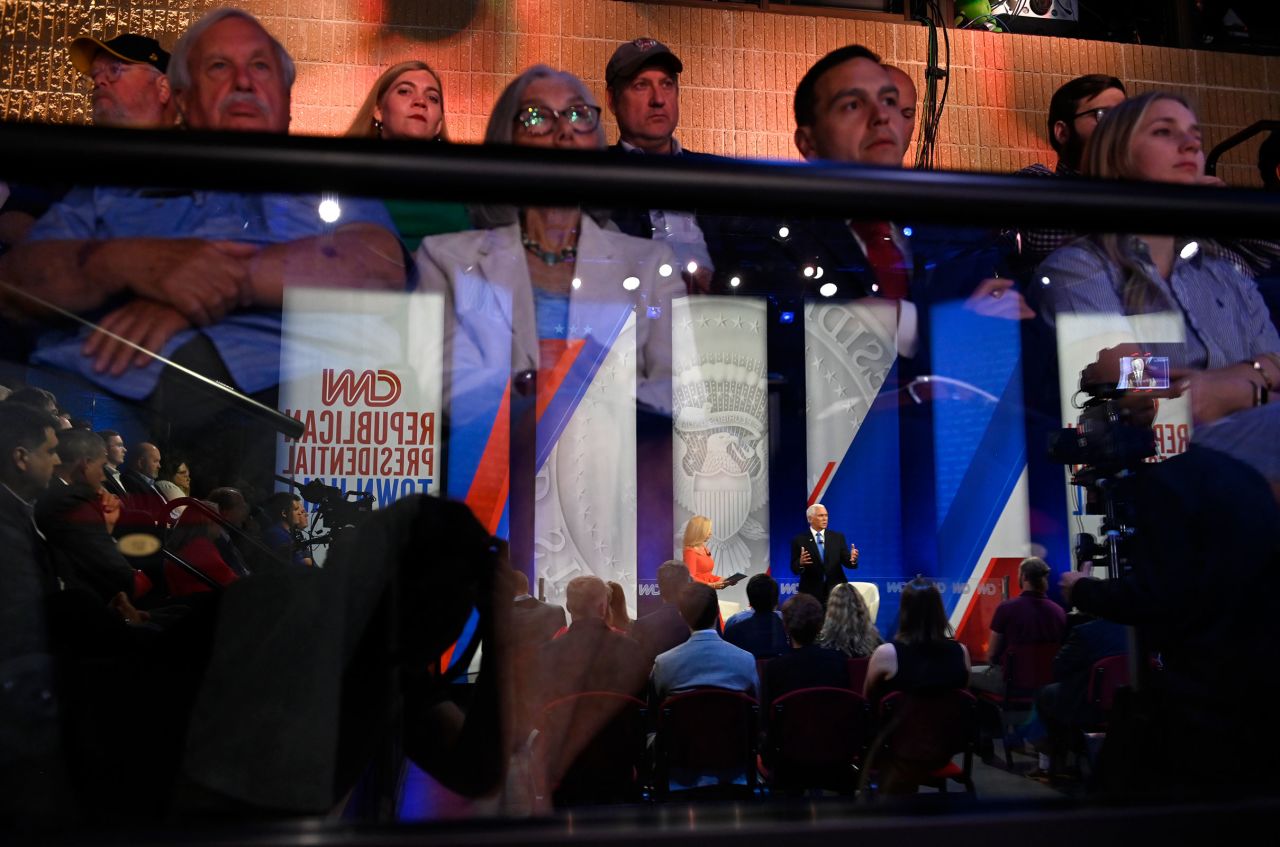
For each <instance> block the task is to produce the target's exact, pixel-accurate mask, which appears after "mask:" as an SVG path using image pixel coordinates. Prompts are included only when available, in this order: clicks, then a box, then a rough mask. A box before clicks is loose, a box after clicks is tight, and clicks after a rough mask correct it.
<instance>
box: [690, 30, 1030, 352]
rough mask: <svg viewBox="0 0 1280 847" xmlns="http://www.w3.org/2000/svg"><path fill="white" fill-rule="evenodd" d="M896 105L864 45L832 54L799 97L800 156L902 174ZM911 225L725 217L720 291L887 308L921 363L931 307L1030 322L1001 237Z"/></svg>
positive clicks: (886, 78) (714, 242)
mask: <svg viewBox="0 0 1280 847" xmlns="http://www.w3.org/2000/svg"><path fill="white" fill-rule="evenodd" d="M898 97H899V91H898V88H897V86H896V85H895V83H894V80H893V78H892V77H891V76H890V75H889V73H888V71H886V70H885V68H884V66H883V65H881V64H880V59H879V57H878V56H877V55H876V54H875V53H873V52H872V51H870V50H868V49H867V48H865V47H863V46H861V45H857V44H850V45H846V46H844V47H841V48H838V49H836V50H833V51H832V52H830V53H828V54H827V55H826V56H824V57H822V58H821V59H820V60H818V62H816V63H815V64H814V65H813V67H812V68H810V69H809V71H808V72H807V73H806V74H805V75H804V78H803V79H802V80H801V81H800V84H799V85H798V86H797V88H796V93H795V102H794V107H795V120H796V132H795V144H796V148H797V149H798V150H799V152H800V154H801V155H802V156H803V157H804V158H805V159H806V160H808V161H810V162H814V163H815V164H817V163H840V164H846V165H848V164H859V165H874V166H877V167H882V168H900V167H901V166H902V158H903V155H904V154H905V152H906V148H907V138H908V126H907V121H906V119H905V118H904V117H903V115H902V109H901V108H900V104H899V100H898ZM850 211H851V213H854V212H856V210H850ZM906 224H907V222H903V221H894V222H890V221H866V220H859V219H854V220H849V221H846V220H840V219H837V218H822V219H813V220H801V221H796V220H788V221H770V220H767V219H764V218H761V217H759V216H753V217H750V218H740V217H733V216H726V217H724V218H719V219H718V220H717V221H716V225H715V226H714V227H713V228H711V230H710V231H709V233H708V247H709V249H710V252H711V255H713V256H715V257H716V279H715V281H714V283H713V288H715V289H716V290H717V291H732V292H733V293H737V294H745V293H747V292H750V293H753V294H763V293H766V292H767V293H772V294H790V295H793V296H797V295H806V294H807V295H819V294H820V295H822V296H823V297H833V298H837V299H839V300H845V299H860V298H877V299H884V300H886V301H888V304H890V305H892V306H893V307H894V309H895V310H896V312H897V347H898V353H899V355H901V356H903V357H908V358H911V357H919V359H920V360H922V361H927V355H922V353H925V352H926V351H923V350H921V345H922V344H923V343H924V342H926V341H927V339H928V337H929V332H930V328H929V326H928V322H929V311H930V308H929V307H930V306H931V305H932V304H934V303H938V302H942V301H949V300H954V299H956V298H961V299H965V300H966V301H967V302H968V304H969V305H970V306H971V308H972V311H974V312H976V313H977V314H984V315H989V316H991V317H999V318H1028V317H1032V316H1033V315H1032V314H1031V313H1030V310H1029V309H1028V308H1027V306H1026V303H1025V302H1024V301H1023V299H1022V295H1021V294H1020V293H1019V292H1018V290H1017V289H1015V288H1013V287H1012V285H1013V283H1012V280H1011V279H1010V278H1009V274H1008V273H1007V268H1005V267H1004V264H1005V262H1004V259H1005V253H1006V252H1007V250H1008V245H1007V244H1005V243H1004V242H1001V241H1000V240H999V239H998V238H997V237H996V236H995V235H994V234H993V233H989V232H983V231H979V230H964V231H961V230H958V229H956V228H954V227H948V228H945V229H944V228H935V229H934V230H933V231H928V230H927V229H926V228H923V227H918V226H910V225H906Z"/></svg>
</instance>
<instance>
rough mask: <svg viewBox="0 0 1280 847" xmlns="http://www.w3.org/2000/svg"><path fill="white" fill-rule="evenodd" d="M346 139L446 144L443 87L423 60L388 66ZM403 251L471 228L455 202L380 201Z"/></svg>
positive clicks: (461, 209)
mask: <svg viewBox="0 0 1280 847" xmlns="http://www.w3.org/2000/svg"><path fill="white" fill-rule="evenodd" d="M347 136H348V137H349V138H379V139H382V140H384V141H410V142H412V141H428V142H437V143H448V135H447V132H446V130H445V115H444V85H443V84H442V83H441V82H440V75H439V74H437V73H436V72H435V71H434V70H432V68H431V66H430V65H428V64H427V63H426V62H421V61H418V60H416V59H414V60H411V61H408V62H400V63H399V64H396V65H392V66H391V67H389V68H387V69H386V70H385V71H383V72H382V74H381V75H380V76H379V77H378V79H377V80H376V81H375V82H374V83H373V87H372V88H370V89H369V93H368V95H366V96H365V98H364V103H363V104H362V105H361V106H360V111H358V112H356V117H355V120H353V121H352V122H351V126H350V128H348V129H347ZM384 202H385V205H386V207H387V211H388V212H390V213H391V219H392V221H394V222H395V225H396V231H397V232H398V233H399V234H400V240H401V241H402V242H403V243H404V246H405V249H406V250H408V251H409V252H410V253H412V252H413V251H414V250H416V249H418V245H419V244H420V243H422V239H423V238H425V237H426V236H428V235H438V234H439V233H442V232H459V231H460V230H464V229H470V228H471V219H470V218H469V217H468V216H467V210H466V207H465V206H463V205H461V204H459V203H432V202H426V201H421V200H387V201H384Z"/></svg>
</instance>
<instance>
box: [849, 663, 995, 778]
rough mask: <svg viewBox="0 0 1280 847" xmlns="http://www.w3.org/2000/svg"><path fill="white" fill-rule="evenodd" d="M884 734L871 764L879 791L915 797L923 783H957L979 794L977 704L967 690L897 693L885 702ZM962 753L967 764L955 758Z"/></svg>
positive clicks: (882, 705)
mask: <svg viewBox="0 0 1280 847" xmlns="http://www.w3.org/2000/svg"><path fill="white" fill-rule="evenodd" d="M879 722H880V730H879V732H878V734H877V736H876V742H875V750H874V753H873V756H872V760H871V765H872V767H874V768H875V769H876V771H877V772H878V774H879V788H880V790H881V791H884V792H885V793H890V794H901V793H911V792H912V791H914V790H916V788H917V787H918V786H920V785H928V786H931V787H935V788H938V789H939V790H941V791H946V789H947V782H948V781H949V780H955V781H956V782H958V783H960V784H961V785H963V786H964V787H965V790H966V791H967V792H968V793H969V794H971V795H972V794H974V793H975V791H974V787H973V751H974V748H975V747H976V746H977V741H978V701H977V698H975V697H974V696H973V695H972V694H971V693H969V692H968V691H966V690H964V689H960V688H957V689H952V690H949V691H941V692H937V693H931V694H904V693H902V692H894V693H892V694H889V695H887V696H885V698H884V699H883V700H881V701H880V712H879ZM960 754H963V756H964V758H963V762H962V764H960V765H957V764H955V763H954V762H953V761H952V759H954V758H955V756H957V755H960Z"/></svg>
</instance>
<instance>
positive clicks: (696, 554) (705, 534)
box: [684, 515, 724, 589]
mask: <svg viewBox="0 0 1280 847" xmlns="http://www.w3.org/2000/svg"><path fill="white" fill-rule="evenodd" d="M709 538H711V518H708V517H706V516H704V515H694V516H693V517H691V518H689V523H688V524H686V525H685V528H684V563H685V566H686V567H688V568H689V575H690V576H692V577H693V578H694V580H696V581H697V582H703V583H706V584H707V585H710V586H711V587H712V588H715V589H720V588H724V580H722V579H721V578H720V577H718V576H716V574H715V569H716V563H715V560H713V559H712V558H711V551H710V550H708V549H707V540H708V539H709Z"/></svg>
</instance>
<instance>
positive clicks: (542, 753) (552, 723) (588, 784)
mask: <svg viewBox="0 0 1280 847" xmlns="http://www.w3.org/2000/svg"><path fill="white" fill-rule="evenodd" d="M533 753H534V757H533V758H534V763H535V791H536V792H537V794H538V795H539V796H543V797H545V796H546V794H547V791H548V789H549V790H550V793H551V798H552V802H553V803H554V804H555V805H556V806H572V805H583V804H591V803H627V802H635V801H637V800H640V799H642V798H643V795H644V790H643V789H644V779H643V774H644V757H645V708H644V703H642V702H641V701H640V700H637V699H636V698H635V697H629V696H627V695H625V694H615V693H613V692H611V691H587V692H583V693H581V694H573V695H570V696H568V697H561V698H560V699H559V700H553V701H552V702H550V703H548V704H547V705H546V707H544V708H543V710H542V714H541V715H540V717H539V720H538V737H537V739H536V740H535V742H534V751H533Z"/></svg>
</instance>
